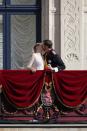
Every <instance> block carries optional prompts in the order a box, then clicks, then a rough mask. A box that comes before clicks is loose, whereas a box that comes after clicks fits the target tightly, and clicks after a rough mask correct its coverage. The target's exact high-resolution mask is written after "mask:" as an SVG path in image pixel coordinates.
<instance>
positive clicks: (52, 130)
mask: <svg viewBox="0 0 87 131" xmlns="http://www.w3.org/2000/svg"><path fill="white" fill-rule="evenodd" d="M0 131H87V129H86V128H0Z"/></svg>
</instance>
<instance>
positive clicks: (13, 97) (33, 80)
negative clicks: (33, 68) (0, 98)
mask: <svg viewBox="0 0 87 131" xmlns="http://www.w3.org/2000/svg"><path fill="white" fill-rule="evenodd" d="M43 80H44V71H37V72H36V73H31V72H30V71H27V70H21V71H20V70H3V71H2V73H1V83H2V85H3V92H4V94H5V95H6V97H7V99H8V100H9V102H11V103H12V104H13V105H15V106H16V107H18V108H25V107H30V106H33V105H34V104H35V103H36V102H38V99H39V97H40V94H41V89H42V86H43V84H42V83H43Z"/></svg>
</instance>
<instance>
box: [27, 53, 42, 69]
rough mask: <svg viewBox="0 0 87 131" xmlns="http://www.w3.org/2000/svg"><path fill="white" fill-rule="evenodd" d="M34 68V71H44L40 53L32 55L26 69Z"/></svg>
mask: <svg viewBox="0 0 87 131" xmlns="http://www.w3.org/2000/svg"><path fill="white" fill-rule="evenodd" d="M32 67H33V68H35V69H36V70H44V61H43V58H42V56H41V54H40V53H33V55H32V58H31V60H30V62H29V63H28V65H27V68H32Z"/></svg>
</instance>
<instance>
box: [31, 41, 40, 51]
mask: <svg viewBox="0 0 87 131" xmlns="http://www.w3.org/2000/svg"><path fill="white" fill-rule="evenodd" d="M38 46H40V44H39V43H37V44H36V45H35V46H34V47H33V50H34V52H36V51H37V47H38Z"/></svg>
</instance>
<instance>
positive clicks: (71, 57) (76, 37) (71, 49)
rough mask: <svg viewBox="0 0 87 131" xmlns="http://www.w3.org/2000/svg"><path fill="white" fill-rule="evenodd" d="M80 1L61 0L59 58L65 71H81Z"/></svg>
mask: <svg viewBox="0 0 87 131" xmlns="http://www.w3.org/2000/svg"><path fill="white" fill-rule="evenodd" d="M81 1H82V0H61V57H62V58H63V60H64V62H65V64H66V67H67V69H69V70H73V69H74V70H75V69H76V70H80V69H82V46H81V45H82V39H81V37H82V36H81V31H82V9H81V6H82V5H81V4H82V3H81Z"/></svg>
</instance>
